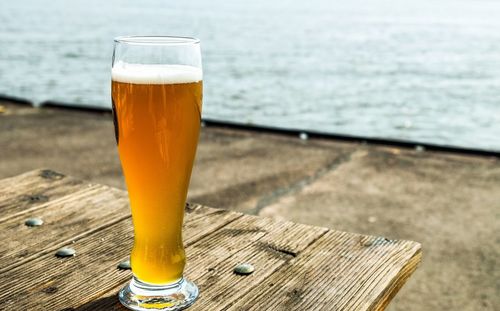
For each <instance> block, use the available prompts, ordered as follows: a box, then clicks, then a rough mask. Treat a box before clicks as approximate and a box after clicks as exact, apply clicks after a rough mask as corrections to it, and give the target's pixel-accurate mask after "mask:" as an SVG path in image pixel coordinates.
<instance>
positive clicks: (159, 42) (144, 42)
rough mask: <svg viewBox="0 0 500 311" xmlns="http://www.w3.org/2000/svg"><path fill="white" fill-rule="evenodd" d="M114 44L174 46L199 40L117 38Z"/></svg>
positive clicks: (165, 37) (160, 37) (180, 38)
mask: <svg viewBox="0 0 500 311" xmlns="http://www.w3.org/2000/svg"><path fill="white" fill-rule="evenodd" d="M114 42H115V43H125V44H134V45H161V46H176V45H193V44H199V43H200V40H199V39H197V38H194V37H180V36H118V37H115V38H114Z"/></svg>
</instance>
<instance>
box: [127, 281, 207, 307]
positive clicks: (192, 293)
mask: <svg viewBox="0 0 500 311" xmlns="http://www.w3.org/2000/svg"><path fill="white" fill-rule="evenodd" d="M118 298H119V299H120V302H121V303H122V304H123V305H124V306H125V307H127V308H129V309H131V310H183V309H185V308H187V307H189V306H190V305H192V304H193V303H194V301H195V300H196V298H198V287H197V286H196V285H195V284H194V283H193V282H191V281H189V280H186V279H184V278H181V279H180V280H179V281H177V282H175V283H172V284H167V285H153V284H147V283H143V282H141V281H140V280H138V279H137V278H136V277H134V278H133V279H132V281H130V283H128V284H127V285H126V286H125V287H124V288H122V289H121V290H120V292H119V293H118Z"/></svg>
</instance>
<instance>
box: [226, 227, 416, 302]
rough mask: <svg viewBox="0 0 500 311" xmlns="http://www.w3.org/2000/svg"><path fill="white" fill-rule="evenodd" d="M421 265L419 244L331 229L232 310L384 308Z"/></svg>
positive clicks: (259, 285) (249, 293) (240, 300)
mask: <svg viewBox="0 0 500 311" xmlns="http://www.w3.org/2000/svg"><path fill="white" fill-rule="evenodd" d="M419 261H420V245H419V244H418V243H415V242H408V241H391V240H387V239H384V238H376V237H366V236H361V235H357V234H348V233H344V232H338V231H330V232H328V233H327V234H325V235H324V236H323V237H321V238H320V239H319V240H318V241H316V242H315V243H314V244H313V245H312V246H311V247H309V248H307V249H306V250H305V251H304V252H303V253H302V254H301V255H300V256H298V257H297V258H296V259H295V260H293V261H290V263H289V264H288V265H286V266H283V267H282V269H280V270H279V271H277V272H276V273H274V274H273V275H272V276H271V277H269V278H267V279H266V280H265V281H264V282H261V283H260V284H258V286H256V287H254V288H253V289H252V290H251V291H250V292H248V293H247V294H246V295H245V296H244V297H242V298H241V299H239V300H238V301H237V302H236V303H235V304H234V305H232V306H231V307H230V308H229V309H228V310H264V309H266V310H381V309H383V308H384V307H385V306H386V305H387V303H388V298H389V297H390V296H392V295H394V294H395V291H396V290H397V289H398V288H399V287H400V286H401V285H402V284H403V283H404V281H405V280H406V278H407V277H408V275H409V274H411V272H412V271H413V270H414V269H415V268H416V265H417V264H418V262H419ZM391 287H392V288H391Z"/></svg>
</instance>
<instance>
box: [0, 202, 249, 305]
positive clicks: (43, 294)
mask: <svg viewBox="0 0 500 311" xmlns="http://www.w3.org/2000/svg"><path fill="white" fill-rule="evenodd" d="M191 217H193V218H192V219H191ZM239 217H241V214H238V213H233V212H228V211H222V212H220V211H219V210H215V209H210V208H198V209H197V210H196V212H192V213H188V214H187V217H186V227H187V228H188V229H187V230H186V231H185V241H186V243H187V244H193V243H194V242H195V241H196V240H197V239H201V238H203V237H205V236H206V235H208V234H210V233H212V232H214V231H215V230H217V229H219V228H220V227H222V226H224V225H225V224H227V223H230V222H232V221H234V220H236V219H238V218H239ZM132 235H133V233H132V223H131V221H130V219H129V218H127V219H125V220H123V221H119V222H118V223H115V224H112V225H110V226H108V227H106V228H103V229H102V230H100V231H97V232H95V233H93V234H91V235H85V236H82V237H81V238H77V239H74V241H75V242H74V243H72V244H71V247H74V248H75V249H76V250H77V255H76V256H75V257H73V258H66V259H59V258H56V257H55V256H54V255H53V254H52V253H48V254H44V255H42V256H40V257H37V258H36V259H34V260H32V261H30V262H29V263H27V264H24V265H22V266H18V267H15V268H13V269H10V270H8V271H4V272H3V273H2V280H5V281H3V282H2V283H1V284H0V309H2V310H3V309H9V308H12V307H13V306H15V307H16V308H17V309H20V310H60V309H64V308H77V307H78V306H81V305H84V304H87V303H89V302H90V301H92V300H93V299H96V298H97V297H99V296H101V295H102V293H105V292H108V291H109V290H110V289H112V288H115V287H117V286H119V285H121V284H124V283H125V282H126V281H128V280H130V278H131V274H130V272H127V271H119V270H118V269H117V268H116V265H117V264H118V262H120V261H121V260H123V259H125V258H126V257H127V256H128V254H129V253H130V249H131V245H132V239H133V238H132Z"/></svg>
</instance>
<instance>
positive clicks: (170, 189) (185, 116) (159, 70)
mask: <svg viewBox="0 0 500 311" xmlns="http://www.w3.org/2000/svg"><path fill="white" fill-rule="evenodd" d="M111 80H112V82H111V91H112V95H111V96H112V104H113V121H114V126H115V136H116V143H117V145H118V151H119V154H120V161H121V164H122V169H123V174H124V176H125V181H126V184H127V189H128V194H129V199H130V208H131V210H132V221H133V225H134V246H133V248H132V253H131V256H130V263H131V267H132V272H133V278H132V280H131V281H130V283H128V284H127V285H126V286H125V287H124V288H123V289H122V290H121V291H120V292H119V295H118V296H119V299H120V301H121V303H122V304H123V305H125V306H126V307H127V308H129V309H132V310H181V309H184V308H186V307H188V306H189V305H191V304H192V303H193V302H194V301H195V300H196V298H197V296H198V288H197V287H196V285H195V284H194V283H192V282H191V281H189V280H187V279H186V278H184V276H183V271H184V266H185V264H186V256H185V253H184V246H183V243H182V223H183V218H184V207H185V204H186V195H187V191H188V185H189V180H190V178H191V170H192V168H193V161H194V158H195V153H196V146H197V143H198V134H199V131H200V121H201V105H202V80H203V78H202V68H201V55H200V42H199V40H197V39H194V38H184V37H166V36H165V37H164V36H150V37H147V36H132V37H119V38H116V39H115V46H114V51H113V62H112V69H111Z"/></svg>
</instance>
